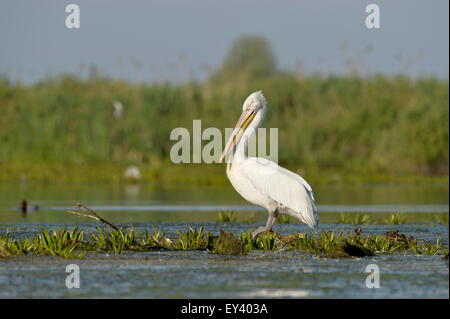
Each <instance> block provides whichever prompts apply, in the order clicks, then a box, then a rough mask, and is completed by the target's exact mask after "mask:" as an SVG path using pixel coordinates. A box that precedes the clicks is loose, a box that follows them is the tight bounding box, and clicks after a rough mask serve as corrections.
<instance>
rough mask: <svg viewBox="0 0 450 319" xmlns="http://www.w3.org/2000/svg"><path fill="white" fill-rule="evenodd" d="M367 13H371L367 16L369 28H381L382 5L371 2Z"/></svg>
mask: <svg viewBox="0 0 450 319" xmlns="http://www.w3.org/2000/svg"><path fill="white" fill-rule="evenodd" d="M366 13H369V15H368V16H367V17H366V27H367V29H379V28H380V7H379V6H378V5H377V4H374V3H371V4H369V5H367V7H366Z"/></svg>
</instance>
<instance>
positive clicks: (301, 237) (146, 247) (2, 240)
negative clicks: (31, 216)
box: [0, 226, 448, 259]
mask: <svg viewBox="0 0 450 319" xmlns="http://www.w3.org/2000/svg"><path fill="white" fill-rule="evenodd" d="M152 250H180V251H189V250H208V251H210V252H213V253H219V254H231V255H245V254H246V253H247V252H249V251H252V250H301V251H305V252H310V253H313V254H317V255H320V256H325V257H331V258H343V257H351V256H356V257H364V256H372V255H376V254H384V253H393V252H401V251H404V252H406V251H409V252H411V253H414V254H421V255H422V254H423V255H446V254H448V246H444V245H443V244H442V239H438V240H437V241H436V243H432V242H426V241H418V240H416V239H415V238H413V237H407V236H405V235H404V234H401V233H399V232H398V231H394V232H387V233H386V234H385V235H372V234H367V235H364V234H361V233H360V232H357V233H348V234H345V233H343V232H339V233H335V232H332V231H323V232H321V233H319V234H313V233H311V234H292V235H279V234H278V233H276V232H273V233H270V232H266V233H263V234H259V235H258V236H257V237H255V238H253V237H252V236H251V234H250V233H249V232H247V233H241V234H240V235H238V236H234V235H233V234H232V233H230V232H223V231H222V230H221V232H220V235H219V236H214V235H213V234H211V233H208V234H206V235H205V232H204V229H203V228H200V229H199V230H196V229H193V228H190V227H189V229H188V230H187V231H185V232H183V231H179V232H178V236H177V237H176V238H168V237H166V236H165V235H164V233H163V232H162V231H160V230H156V229H155V228H153V231H150V230H148V229H146V230H145V231H144V232H138V231H135V230H134V229H133V228H131V229H130V230H126V229H124V228H123V229H119V230H118V231H116V230H105V229H103V228H100V227H99V228H97V230H96V231H95V232H90V233H84V232H83V231H82V230H80V229H79V228H78V227H76V226H75V227H74V228H73V229H66V228H60V229H56V230H52V231H48V230H41V231H40V232H39V233H38V234H37V235H36V236H35V237H34V238H26V239H21V240H19V239H11V236H10V233H9V231H8V230H6V231H5V233H4V234H2V235H0V257H4V258H6V257H12V256H21V255H47V256H48V255H50V256H59V257H62V258H68V259H76V258H84V257H85V256H86V254H87V253H89V252H90V253H95V252H111V253H115V254H121V253H122V252H124V251H136V252H139V251H152Z"/></svg>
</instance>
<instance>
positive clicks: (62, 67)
mask: <svg viewBox="0 0 450 319" xmlns="http://www.w3.org/2000/svg"><path fill="white" fill-rule="evenodd" d="M70 3H74V4H77V5H78V6H79V8H80V28H79V29H68V28H67V27H66V25H65V21H66V17H67V15H68V13H66V12H65V8H66V5H68V4H70ZM370 3H375V4H377V5H378V6H379V8H380V28H379V29H368V28H367V27H366V24H365V20H366V16H367V15H368V13H366V12H365V8H366V6H367V5H368V4H370ZM448 11H449V2H448V1H447V0H433V1H426V0H396V1H385V0H383V1H373V0H369V1H358V0H340V1H337V0H320V1H318V0H314V1H313V0H311V1H294V0H278V1H273V0H271V1H269V0H228V1H223V0H222V1H216V0H128V1H117V0H70V1H61V0H36V1H27V0H0V76H4V77H7V78H9V79H11V80H12V81H20V82H21V83H23V84H32V83H35V82H36V81H39V80H40V79H43V78H45V77H48V76H58V75H60V74H61V73H73V74H76V75H79V76H81V77H83V76H87V75H88V74H89V70H90V68H91V67H92V66H95V67H96V68H97V70H98V71H99V72H101V73H103V74H105V75H107V76H109V77H112V78H122V79H126V80H128V81H131V82H149V83H151V82H155V81H169V82H174V83H177V82H183V81H186V80H192V79H194V80H198V81H201V80H203V79H205V77H207V76H208V75H209V74H210V73H211V72H213V71H214V70H216V69H218V68H219V67H220V65H221V63H222V61H223V59H224V57H225V55H226V54H227V52H228V49H229V48H230V46H231V44H232V42H233V41H234V40H235V39H236V38H238V37H239V36H242V35H262V36H264V37H265V38H266V39H267V40H268V41H269V42H270V44H271V46H272V48H273V51H274V54H275V56H276V58H277V62H278V66H279V68H280V69H282V70H286V71H295V72H299V73H300V72H301V73H304V74H312V73H321V74H324V75H327V74H348V73H350V72H353V71H357V72H358V73H359V74H361V75H373V74H375V73H383V74H387V75H392V74H396V73H403V74H406V75H409V76H411V77H414V78H417V77H422V76H436V77H439V78H444V79H448V74H449V73H448V70H449V40H448V37H449V13H448Z"/></svg>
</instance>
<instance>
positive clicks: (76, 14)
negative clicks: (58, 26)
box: [66, 3, 80, 29]
mask: <svg viewBox="0 0 450 319" xmlns="http://www.w3.org/2000/svg"><path fill="white" fill-rule="evenodd" d="M66 13H69V15H68V16H67V17H66V28H68V29H79V28H80V7H79V6H78V5H77V4H74V3H71V4H68V5H67V6H66Z"/></svg>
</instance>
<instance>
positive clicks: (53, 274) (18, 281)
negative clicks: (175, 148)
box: [0, 184, 449, 298]
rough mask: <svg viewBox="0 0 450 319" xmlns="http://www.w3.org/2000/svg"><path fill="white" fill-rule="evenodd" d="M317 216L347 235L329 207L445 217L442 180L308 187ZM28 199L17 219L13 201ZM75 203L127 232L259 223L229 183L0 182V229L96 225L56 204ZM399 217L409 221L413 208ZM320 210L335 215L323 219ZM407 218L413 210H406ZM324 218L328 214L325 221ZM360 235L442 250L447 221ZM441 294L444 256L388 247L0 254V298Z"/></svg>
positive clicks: (370, 229) (445, 283) (16, 231)
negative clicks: (29, 209) (410, 240)
mask: <svg viewBox="0 0 450 319" xmlns="http://www.w3.org/2000/svg"><path fill="white" fill-rule="evenodd" d="M313 187H314V192H315V197H316V201H317V204H318V206H319V215H320V220H321V224H320V225H319V229H318V231H322V230H334V231H344V232H352V231H353V229H354V228H355V226H352V225H343V224H333V223H332V222H335V220H336V216H339V214H337V213H338V212H341V211H345V212H376V213H374V214H376V215H377V216H382V212H397V211H403V212H412V213H414V214H416V215H417V214H418V213H420V214H423V215H429V213H430V212H432V213H437V212H443V213H448V203H449V202H448V190H449V189H448V184H427V185H416V184H414V185H383V184H373V185H352V186H343V185H316V186H314V185H313ZM22 199H27V200H28V202H29V203H30V204H37V205H39V207H40V208H39V210H38V211H37V212H35V213H31V214H28V215H27V216H25V217H23V216H22V215H21V213H20V211H19V209H18V206H20V201H21V200H22ZM76 202H81V203H83V204H85V205H88V206H89V207H91V208H94V209H95V210H96V211H97V212H98V213H101V215H102V216H103V217H104V218H106V219H107V220H110V221H111V222H114V223H116V224H118V225H121V226H125V225H128V226H130V225H132V226H133V227H134V228H136V229H137V230H142V229H143V228H151V227H152V226H155V227H156V228H157V229H163V230H164V232H165V235H167V236H169V237H174V236H176V235H177V232H178V231H179V230H186V229H187V228H188V227H189V226H192V227H196V228H197V229H198V228H200V227H204V228H205V231H206V232H208V231H211V232H213V233H215V234H217V233H218V232H219V229H220V228H222V229H223V230H228V231H232V232H234V233H240V232H244V231H248V230H250V229H254V228H256V227H259V226H262V225H264V223H265V222H264V221H265V219H266V218H267V215H266V213H265V212H264V211H262V210H260V209H258V208H256V207H254V206H249V204H248V203H247V202H246V201H245V200H243V199H242V198H241V197H240V196H239V195H238V194H237V193H236V192H235V191H234V189H232V188H231V186H230V187H223V188H211V187H192V188H186V187H183V186H176V187H174V186H172V187H169V188H166V187H163V186H158V187H155V186H151V185H139V184H135V185H93V186H70V185H57V186H55V185H45V184H29V185H27V184H11V185H5V184H3V185H2V184H0V233H4V232H5V230H6V229H7V228H8V229H9V230H10V231H11V232H12V235H13V236H14V237H16V238H26V237H32V236H34V235H35V233H36V232H38V231H39V230H40V229H42V228H44V229H52V228H58V227H62V226H68V227H73V226H74V225H80V227H81V228H82V229H83V230H84V231H89V232H91V231H95V228H96V227H98V226H99V225H100V224H99V223H97V222H95V221H93V222H91V220H90V219H87V218H79V217H77V216H73V215H69V214H67V213H66V212H65V211H66V210H67V209H70V208H72V209H73V208H74V205H75V203H76ZM217 209H223V210H226V209H232V210H236V211H238V213H239V218H238V220H242V218H243V217H245V216H249V213H250V212H255V220H256V222H253V223H226V224H223V223H218V222H216V219H217ZM412 213H411V214H408V216H409V217H411V216H413V215H414V214H412ZM330 216H334V217H333V218H330ZM411 219H412V218H411ZM332 220H334V221H332ZM358 227H359V228H362V230H363V233H366V234H369V233H370V234H384V233H385V232H386V231H392V230H396V229H398V230H400V231H401V232H402V233H404V234H405V235H407V236H415V237H417V238H418V239H420V240H427V241H433V242H435V241H436V239H437V238H441V239H442V240H443V242H444V244H445V245H447V246H448V234H449V231H448V226H438V225H436V224H431V223H430V222H422V223H417V222H414V223H409V224H405V225H381V224H378V225H377V224H371V225H362V226H358ZM274 228H275V229H276V230H277V231H278V232H279V233H282V234H291V233H294V232H295V233H298V232H310V231H311V230H310V229H309V228H308V227H307V226H306V225H304V224H301V223H291V224H282V225H279V224H276V225H275V227H274ZM72 263H75V264H77V265H79V266H80V279H81V287H80V288H79V289H68V288H66V286H65V280H66V277H67V276H68V273H66V272H65V270H66V266H67V265H68V264H72ZM369 264H376V265H378V266H379V269H380V288H375V289H369V288H367V287H366V285H365V282H366V277H367V275H368V273H366V272H365V269H366V266H367V265H369ZM28 297H31V298H72V297H81V298H93V297H95V298H105V297H114V298H116V297H117V298H449V264H448V261H445V260H444V259H443V257H442V256H417V255H412V254H410V253H407V254H403V253H393V254H388V255H383V256H375V257H366V258H349V259H329V258H324V257H320V256H315V255H313V254H309V253H304V252H299V251H276V252H271V251H252V252H250V253H249V254H248V255H247V256H239V257H235V256H221V255H215V254H211V253H208V252H206V251H190V252H189V251H188V252H145V253H136V252H133V253H130V252H124V253H123V254H121V255H115V254H106V253H90V254H88V255H87V256H86V258H85V259H84V260H67V259H62V258H60V257H44V256H34V257H33V256H22V257H14V258H3V259H0V298H28Z"/></svg>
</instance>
